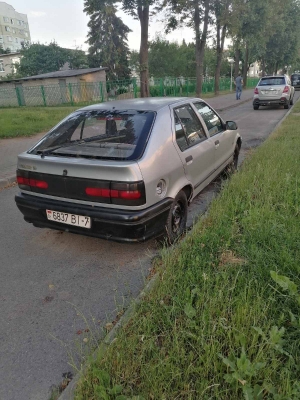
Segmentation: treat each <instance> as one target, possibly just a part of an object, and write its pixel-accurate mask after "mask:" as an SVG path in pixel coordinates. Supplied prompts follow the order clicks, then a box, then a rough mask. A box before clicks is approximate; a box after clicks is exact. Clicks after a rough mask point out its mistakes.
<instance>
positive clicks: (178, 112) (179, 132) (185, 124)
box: [174, 104, 207, 151]
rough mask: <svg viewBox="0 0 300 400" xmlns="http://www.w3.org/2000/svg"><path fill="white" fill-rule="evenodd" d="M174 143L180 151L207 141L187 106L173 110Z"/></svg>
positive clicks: (197, 121)
mask: <svg viewBox="0 0 300 400" xmlns="http://www.w3.org/2000/svg"><path fill="white" fill-rule="evenodd" d="M174 119H175V132H176V142H177V144H178V146H179V148H180V150H181V151H184V150H186V149H187V148H188V147H191V146H194V145H195V144H197V143H199V142H202V141H203V140H205V139H207V137H206V134H205V131H204V129H203V126H202V125H201V122H200V121H199V119H198V117H197V115H196V114H195V112H194V110H193V109H192V107H191V106H190V105H189V104H186V105H184V106H181V107H178V108H176V109H175V110H174Z"/></svg>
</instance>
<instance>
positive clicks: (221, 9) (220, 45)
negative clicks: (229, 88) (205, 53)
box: [213, 0, 232, 95]
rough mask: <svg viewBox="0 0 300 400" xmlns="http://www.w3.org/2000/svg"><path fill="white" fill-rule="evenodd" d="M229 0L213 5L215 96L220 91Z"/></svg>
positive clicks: (219, 1) (216, 0) (216, 1)
mask: <svg viewBox="0 0 300 400" xmlns="http://www.w3.org/2000/svg"><path fill="white" fill-rule="evenodd" d="M231 5H232V4H231V0H215V2H214V4H213V14H214V17H215V25H216V53H217V60H216V70H215V94H216V95H217V94H219V91H220V73H221V63H222V58H223V51H224V43H225V37H226V32H227V28H228V23H229V10H230V7H231Z"/></svg>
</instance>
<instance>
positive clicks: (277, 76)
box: [261, 75, 286, 79]
mask: <svg viewBox="0 0 300 400" xmlns="http://www.w3.org/2000/svg"><path fill="white" fill-rule="evenodd" d="M264 78H286V75H265V76H262V77H261V79H264Z"/></svg>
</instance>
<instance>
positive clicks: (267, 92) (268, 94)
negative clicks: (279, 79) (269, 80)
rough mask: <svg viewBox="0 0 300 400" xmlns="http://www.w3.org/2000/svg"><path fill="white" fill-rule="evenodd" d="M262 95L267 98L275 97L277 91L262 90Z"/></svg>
mask: <svg viewBox="0 0 300 400" xmlns="http://www.w3.org/2000/svg"><path fill="white" fill-rule="evenodd" d="M261 94H264V95H266V96H274V95H276V94H277V90H262V91H261Z"/></svg>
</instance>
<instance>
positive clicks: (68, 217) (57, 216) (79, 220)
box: [46, 210, 91, 229]
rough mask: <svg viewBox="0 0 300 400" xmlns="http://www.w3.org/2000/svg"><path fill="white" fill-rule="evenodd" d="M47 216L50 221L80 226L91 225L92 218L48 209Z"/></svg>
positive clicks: (87, 226)
mask: <svg viewBox="0 0 300 400" xmlns="http://www.w3.org/2000/svg"><path fill="white" fill-rule="evenodd" d="M46 214H47V218H48V219H49V220H50V221H55V222H60V223H62V224H67V225H73V226H80V227H81V228H88V229H89V228H90V227H91V218H90V217H85V216H84V215H76V214H69V213H64V212H60V211H53V210H46Z"/></svg>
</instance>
